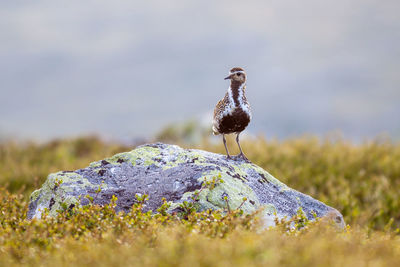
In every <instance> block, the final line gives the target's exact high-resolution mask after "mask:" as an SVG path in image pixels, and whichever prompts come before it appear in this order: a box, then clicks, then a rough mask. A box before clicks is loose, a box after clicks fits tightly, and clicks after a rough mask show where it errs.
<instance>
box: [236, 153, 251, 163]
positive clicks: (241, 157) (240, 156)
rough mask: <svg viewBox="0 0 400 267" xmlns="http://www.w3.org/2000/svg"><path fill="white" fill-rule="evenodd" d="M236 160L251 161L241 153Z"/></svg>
mask: <svg viewBox="0 0 400 267" xmlns="http://www.w3.org/2000/svg"><path fill="white" fill-rule="evenodd" d="M236 158H239V159H243V160H245V161H249V159H248V158H247V157H246V156H245V155H244V154H243V153H240V154H239V155H237V156H236Z"/></svg>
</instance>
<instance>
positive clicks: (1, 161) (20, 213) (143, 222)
mask: <svg viewBox="0 0 400 267" xmlns="http://www.w3.org/2000/svg"><path fill="white" fill-rule="evenodd" d="M228 142H230V144H231V145H232V147H231V150H232V151H233V152H234V151H235V149H236V148H235V147H234V145H233V144H234V142H233V141H232V140H228ZM183 146H185V145H183ZM191 147H193V146H191ZM195 147H196V148H201V149H205V150H209V151H213V152H218V153H224V148H223V145H222V142H221V144H218V145H214V144H211V143H210V142H208V141H207V140H204V141H203V142H201V143H200V144H198V145H196V146H195ZM242 147H243V148H244V150H245V152H246V154H247V156H248V158H249V159H251V160H252V161H253V162H254V163H255V164H258V165H260V166H261V167H263V168H264V169H266V170H268V171H269V172H270V173H271V174H272V175H274V176H275V177H277V178H278V179H279V180H281V181H282V182H284V183H286V184H287V185H289V186H290V187H292V188H295V189H297V190H299V191H301V192H303V193H306V194H309V195H311V196H313V197H314V198H317V199H319V200H321V201H323V202H325V203H327V204H328V205H330V206H333V207H335V208H337V209H338V210H339V211H340V212H342V214H343V216H344V219H345V221H346V223H348V224H349V226H348V228H347V230H346V231H344V232H338V231H337V230H336V229H334V228H332V227H330V226H329V224H328V223H326V222H324V221H321V222H317V223H311V224H310V225H308V226H307V227H305V228H302V229H301V230H292V231H287V224H286V223H282V224H281V225H280V227H277V228H275V229H261V228H260V227H259V225H258V221H257V219H256V216H245V215H240V213H239V212H232V214H227V215H224V214H220V213H201V214H192V215H191V216H189V219H188V220H187V221H181V220H179V219H178V218H175V217H174V216H172V215H168V214H164V213H163V212H162V211H161V213H160V214H159V215H155V216H152V215H150V214H147V213H142V212H141V211H140V207H135V208H134V210H133V211H132V212H131V213H130V214H115V212H113V210H112V203H111V204H110V206H107V207H103V208H100V207H96V206H92V207H88V208H86V209H81V210H76V211H74V212H72V213H68V214H67V213H66V214H61V215H60V217H59V218H56V219H51V218H47V219H44V220H33V221H27V220H25V215H26V210H27V204H28V203H27V200H28V197H29V195H30V193H31V192H32V191H33V190H34V189H35V188H37V187H39V186H40V185H41V184H42V183H43V182H44V180H45V178H46V176H47V175H48V174H49V173H51V172H56V171H59V170H73V169H78V168H83V167H85V166H87V165H88V164H89V163H90V162H92V161H95V160H99V159H102V158H104V157H107V156H110V155H112V154H115V153H118V152H122V151H127V150H131V149H133V148H132V147H125V146H123V145H120V144H110V143H104V142H102V141H100V140H99V139H97V138H94V137H87V138H78V139H71V140H59V141H53V142H50V143H46V144H42V145H38V144H35V143H14V142H11V141H9V142H4V143H1V144H0V187H1V189H0V223H1V225H0V266H13V265H21V264H24V265H32V266H37V265H38V264H39V263H40V264H41V265H42V266H54V265H59V266H66V265H72V264H78V265H82V266H89V265H90V266H92V265H94V264H95V265H98V266H109V265H112V266H119V265H123V266H126V265H127V266H136V265H145V266H188V265H194V266H231V265H236V266H249V265H254V266H265V265H267V264H268V265H269V266H278V265H288V266H305V265H323V266H400V235H399V230H398V228H399V227H400V194H399V192H400V144H398V143H394V142H391V141H388V140H379V141H370V142H365V143H363V144H359V145H354V144H352V143H350V142H346V141H345V140H342V139H340V138H337V139H336V140H335V141H328V140H326V141H321V140H319V139H317V138H314V137H302V138H295V139H288V140H285V141H281V142H279V141H276V140H265V139H264V138H262V137H259V138H254V139H247V140H243V142H242ZM293 220H296V218H294V219H293Z"/></svg>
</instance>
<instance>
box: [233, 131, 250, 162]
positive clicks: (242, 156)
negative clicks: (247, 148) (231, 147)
mask: <svg viewBox="0 0 400 267" xmlns="http://www.w3.org/2000/svg"><path fill="white" fill-rule="evenodd" d="M239 134H240V133H237V135H236V143H237V144H238V146H239V150H240V154H239V155H238V156H239V157H241V158H243V159H245V160H248V159H247V158H246V156H245V155H244V154H243V151H242V148H241V147H240V143H239Z"/></svg>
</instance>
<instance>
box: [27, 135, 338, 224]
mask: <svg viewBox="0 0 400 267" xmlns="http://www.w3.org/2000/svg"><path fill="white" fill-rule="evenodd" d="M216 177H217V178H218V179H219V181H220V182H218V183H216V184H215V186H213V188H212V189H211V188H208V187H205V186H204V184H205V182H206V181H210V180H212V179H215V178H216ZM99 188H100V189H101V190H99ZM136 194H140V195H143V194H147V195H148V196H149V200H148V201H147V202H146V204H145V206H144V209H145V210H153V211H156V210H157V208H158V207H160V206H161V205H162V198H165V199H166V200H167V201H169V203H170V204H171V208H170V211H173V210H177V209H178V208H179V207H180V205H181V204H182V203H183V202H184V201H191V200H193V196H194V194H197V195H196V207H197V208H198V209H199V210H206V209H237V208H240V209H242V210H243V211H244V212H245V213H252V212H254V211H256V210H260V209H261V212H262V216H263V218H264V219H265V225H266V226H269V225H274V219H275V217H278V218H284V217H287V218H290V217H292V216H294V215H296V213H297V211H298V210H299V209H300V208H301V209H302V210H303V211H304V213H305V214H306V216H307V218H309V219H311V220H312V219H314V214H316V216H317V217H323V216H325V215H327V214H329V216H333V217H335V222H336V223H337V224H338V225H339V226H340V227H344V221H343V217H342V215H341V214H340V213H339V212H338V211H337V210H335V209H334V208H331V207H329V206H327V205H325V204H323V203H322V202H320V201H318V200H315V199H313V198H311V197H310V196H307V195H305V194H302V193H300V192H298V191H296V190H294V189H291V188H290V187H288V186H287V185H285V184H283V183H282V182H280V181H279V180H278V179H276V178H275V177H273V176H272V175H271V174H269V173H268V172H267V171H265V170H264V169H262V168H261V167H259V166H257V165H255V164H252V163H250V162H247V161H244V160H241V159H227V158H226V156H225V155H220V154H215V153H210V152H207V151H203V150H196V149H182V148H180V147H179V146H176V145H167V144H162V143H156V144H149V145H143V146H140V147H137V148H136V149H134V150H132V151H130V152H124V153H119V154H116V155H114V156H112V157H110V158H106V159H103V160H100V161H96V162H93V163H91V164H90V165H89V166H88V167H87V168H84V169H79V170H76V171H73V172H65V171H64V172H58V173H54V174H50V175H49V176H48V178H47V180H46V182H45V183H44V184H43V186H42V188H40V189H39V190H36V191H34V192H33V193H32V195H31V200H30V205H29V211H28V218H40V217H41V214H42V212H43V211H44V210H45V209H48V210H49V213H50V215H55V214H56V212H57V211H58V210H60V209H62V208H65V207H69V206H71V205H86V204H88V203H89V200H88V199H87V198H86V196H87V195H89V196H90V197H91V198H93V201H94V203H96V204H100V205H105V204H107V203H109V201H110V199H111V197H112V196H113V195H115V196H116V197H117V198H118V201H117V203H116V209H117V210H122V211H129V210H130V208H131V207H132V205H133V204H134V203H135V201H136V197H135V196H136ZM332 214H334V215H332Z"/></svg>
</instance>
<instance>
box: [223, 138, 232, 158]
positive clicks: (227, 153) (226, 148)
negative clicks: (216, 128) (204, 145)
mask: <svg viewBox="0 0 400 267" xmlns="http://www.w3.org/2000/svg"><path fill="white" fill-rule="evenodd" d="M222 140H223V141H224V146H225V150H226V155H227V157H228V159H230V158H231V156H230V155H229V151H228V147H227V146H226V139H225V135H224V134H222Z"/></svg>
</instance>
